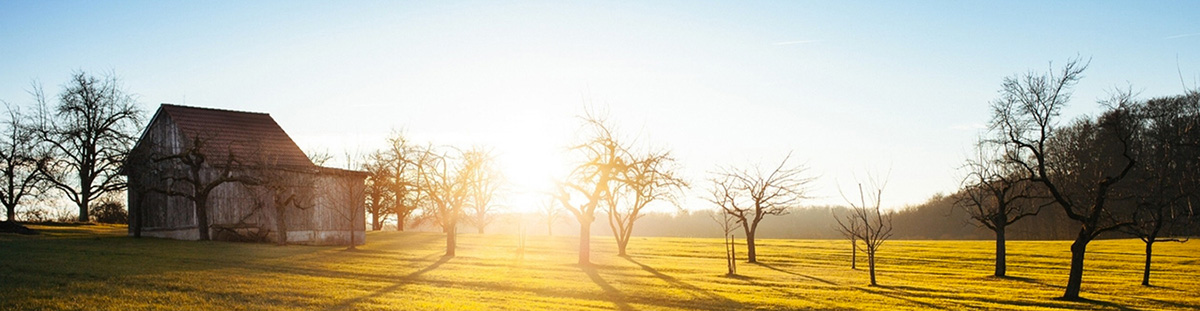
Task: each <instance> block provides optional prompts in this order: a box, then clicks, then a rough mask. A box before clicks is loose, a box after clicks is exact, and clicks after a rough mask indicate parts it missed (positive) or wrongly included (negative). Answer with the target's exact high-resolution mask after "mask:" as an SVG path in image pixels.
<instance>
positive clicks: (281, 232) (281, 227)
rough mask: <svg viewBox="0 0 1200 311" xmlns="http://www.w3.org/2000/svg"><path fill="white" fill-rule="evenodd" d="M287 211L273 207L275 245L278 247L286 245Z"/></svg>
mask: <svg viewBox="0 0 1200 311" xmlns="http://www.w3.org/2000/svg"><path fill="white" fill-rule="evenodd" d="M286 217H287V210H285V209H284V208H281V207H278V206H276V207H275V235H278V237H276V239H275V243H276V244H278V245H287V233H288V230H287V218H286Z"/></svg>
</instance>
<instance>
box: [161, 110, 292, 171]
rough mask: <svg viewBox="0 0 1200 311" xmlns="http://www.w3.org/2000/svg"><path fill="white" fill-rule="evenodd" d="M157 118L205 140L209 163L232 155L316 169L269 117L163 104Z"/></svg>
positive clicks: (219, 161) (239, 157)
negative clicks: (163, 118)
mask: <svg viewBox="0 0 1200 311" xmlns="http://www.w3.org/2000/svg"><path fill="white" fill-rule="evenodd" d="M158 117H167V118H170V120H171V121H172V122H174V123H175V125H176V126H177V127H178V128H179V130H180V132H182V134H183V135H184V136H185V137H186V139H188V140H195V139H197V138H199V139H201V140H203V141H204V146H203V147H202V148H201V149H202V151H203V152H204V154H206V155H207V156H208V158H209V159H210V160H209V161H208V162H209V163H213V164H216V163H221V162H224V161H225V160H226V158H225V156H227V155H233V156H234V157H235V158H236V159H240V160H242V161H262V160H267V161H270V162H272V163H269V164H270V165H280V166H288V167H314V166H315V165H313V163H312V161H310V160H309V159H308V156H306V155H304V151H301V150H300V146H297V145H296V142H294V141H292V138H291V137H288V134H287V132H284V131H283V128H281V127H279V124H278V123H275V119H273V118H271V115H270V114H266V113H261V112H246V111H234V110H223V109H213V108H201V107H189V106H180V105H172V104H162V106H160V107H159V108H158V112H157V113H156V114H155V118H158ZM263 164H267V163H263Z"/></svg>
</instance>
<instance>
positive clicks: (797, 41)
mask: <svg viewBox="0 0 1200 311" xmlns="http://www.w3.org/2000/svg"><path fill="white" fill-rule="evenodd" d="M817 42H821V40H796V41H780V42H775V43H771V45H796V44H809V43H817Z"/></svg>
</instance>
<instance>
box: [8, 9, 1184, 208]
mask: <svg viewBox="0 0 1200 311" xmlns="http://www.w3.org/2000/svg"><path fill="white" fill-rule="evenodd" d="M1196 12H1200V2H1195V1H1127V2H1122V1H1103V2H1094V1H1093V2H1083V1H1053V2H1047V1H1005V2H996V3H991V2H980V1H892V2H875V1H868V2H859V1H823V2H816V1H813V2H809V1H780V2H756V1H729V2H701V1H679V2H674V1H597V2H584V1H546V2H540V1H539V2H525V1H478V2H474V1H467V2H451V1H430V2H416V1H379V2H367V1H336V2H309V1H8V0H0V100H3V101H5V102H8V103H10V104H14V105H30V104H32V102H33V100H32V97H31V96H30V95H29V93H28V91H29V90H30V89H31V85H33V84H34V83H36V84H40V85H42V86H43V87H44V88H45V90H46V92H47V93H48V94H56V93H57V92H58V91H59V90H61V87H62V84H63V83H65V82H66V81H67V80H68V78H69V77H70V75H71V74H72V73H73V72H76V71H85V72H88V73H92V74H98V75H99V74H105V73H113V74H115V75H116V76H118V77H119V78H120V79H121V81H122V82H123V84H124V85H125V87H126V88H127V89H128V90H129V91H130V92H132V93H134V94H136V95H137V96H138V100H139V102H140V105H141V106H142V107H143V109H145V110H146V111H147V112H148V114H147V116H149V114H152V113H153V111H154V110H156V109H157V108H158V105H159V104H160V103H174V104H183V105H190V106H201V107H214V108H224V109H235V110H245V111H256V112H267V113H270V114H271V116H273V117H274V118H275V120H276V121H277V122H278V123H279V124H280V125H281V126H282V127H283V128H284V130H286V131H287V132H288V133H289V134H290V135H291V137H292V138H293V139H294V140H295V141H296V143H297V144H299V145H300V147H301V148H302V149H305V150H309V151H323V152H328V153H330V154H333V155H336V156H337V159H336V160H335V162H337V164H335V165H344V163H345V160H344V158H345V157H344V156H343V155H346V154H351V155H361V154H365V153H368V152H370V151H372V150H374V149H376V148H379V147H382V146H383V144H384V138H385V137H387V136H388V135H389V134H390V133H393V132H399V131H402V132H404V133H405V135H407V136H408V137H409V138H410V139H412V140H415V141H418V142H432V143H434V144H439V145H453V146H461V147H470V146H484V147H490V148H493V150H495V151H496V152H497V153H498V154H499V158H500V161H501V162H502V167H504V168H505V170H506V173H507V174H508V175H509V179H511V180H512V181H513V183H514V187H513V191H512V194H510V195H509V197H508V198H506V199H505V200H506V204H507V205H510V206H511V208H512V209H514V210H525V209H528V208H530V207H531V206H532V205H534V203H533V202H536V201H537V200H536V199H534V195H533V194H536V193H537V190H538V189H541V188H545V187H548V186H549V185H550V181H551V178H553V177H554V176H558V175H561V170H563V168H564V167H566V166H567V165H568V164H569V161H568V160H566V159H565V158H564V154H566V152H565V148H566V146H568V145H570V144H571V143H572V141H574V140H577V139H578V137H577V136H578V135H577V134H578V130H579V128H580V125H581V124H580V122H579V119H578V118H577V117H578V116H579V115H581V114H583V113H584V112H586V111H588V110H589V109H591V110H595V111H600V112H603V113H605V114H606V115H607V116H608V119H609V120H610V121H611V122H612V123H613V124H614V126H615V127H616V128H617V131H618V133H619V135H621V136H622V137H624V138H625V139H627V140H628V141H630V142H633V143H634V145H637V146H640V148H657V149H664V150H670V151H671V152H672V153H673V155H674V156H675V157H676V158H677V160H678V161H679V164H680V166H681V172H680V173H681V175H682V176H683V177H684V178H686V179H687V180H688V181H689V182H690V183H691V186H692V187H691V188H690V189H689V190H687V192H686V193H685V194H684V195H683V198H684V200H682V202H681V207H682V208H685V209H688V210H701V209H708V208H712V206H711V205H710V204H709V203H707V202H706V201H704V200H703V199H702V198H703V197H704V196H705V194H706V193H707V189H708V188H709V186H710V183H709V182H708V180H707V179H708V178H709V176H711V173H712V172H714V171H716V170H718V169H720V168H722V167H752V166H754V165H761V166H764V167H767V166H771V165H775V164H777V163H778V162H779V161H781V160H782V159H783V158H784V157H785V156H787V155H788V154H791V158H790V160H789V161H791V162H790V163H795V164H797V165H801V164H802V165H805V166H807V167H808V169H809V172H810V173H811V174H812V176H815V177H817V179H816V181H815V182H814V183H813V184H812V187H811V189H810V191H809V194H810V196H811V197H812V198H811V199H809V200H807V201H806V203H805V204H806V205H826V204H841V203H843V202H844V200H843V199H842V196H841V194H840V191H839V189H847V190H846V191H847V192H848V191H850V190H848V189H854V188H855V186H854V184H855V183H856V182H858V181H866V180H867V179H868V177H869V176H876V177H877V178H878V179H886V180H887V184H886V188H885V189H884V193H883V203H884V207H885V208H900V207H903V206H906V205H913V204H919V203H921V202H923V201H925V200H927V199H928V198H929V197H931V196H933V195H935V194H938V193H951V192H953V191H954V190H955V189H956V188H957V187H958V186H959V182H960V180H961V177H962V176H963V174H962V171H960V169H959V167H960V166H961V164H962V163H963V161H964V159H966V158H967V157H968V155H969V154H970V153H971V150H972V148H973V144H974V142H975V141H976V140H977V138H978V137H979V136H980V135H982V134H983V128H984V127H985V124H986V123H987V121H988V120H989V117H990V115H989V111H988V105H989V102H990V101H991V100H993V99H995V98H996V97H997V91H998V90H999V87H1000V83H1001V81H1002V80H1003V79H1004V78H1005V77H1008V76H1013V75H1018V74H1023V73H1027V72H1030V71H1031V70H1032V71H1046V70H1048V69H1049V68H1052V66H1057V65H1060V64H1062V63H1064V62H1065V61H1067V60H1069V59H1071V58H1075V57H1079V58H1083V59H1085V60H1088V59H1090V61H1091V62H1090V66H1089V67H1088V69H1087V71H1085V73H1084V78H1083V80H1082V81H1081V82H1080V83H1079V84H1078V86H1077V87H1076V89H1075V95H1074V97H1073V98H1074V100H1073V102H1072V103H1071V104H1070V106H1069V107H1068V109H1067V110H1065V111H1064V120H1069V119H1072V118H1076V117H1080V116H1086V115H1094V114H1096V113H1097V112H1098V111H1099V110H1100V107H1099V106H1098V105H1097V104H1096V102H1097V100H1098V99H1102V98H1104V97H1106V96H1107V94H1109V93H1111V92H1112V91H1113V90H1114V89H1117V88H1131V89H1132V90H1134V91H1135V92H1137V93H1138V94H1139V95H1140V97H1141V98H1150V97H1155V96H1165V95H1173V94H1180V93H1182V92H1183V91H1184V90H1185V89H1187V88H1196V86H1197V85H1200V19H1196V18H1195V17H1196ZM656 208H657V209H658V210H660V211H673V210H675V207H671V206H667V205H660V206H658V207H656Z"/></svg>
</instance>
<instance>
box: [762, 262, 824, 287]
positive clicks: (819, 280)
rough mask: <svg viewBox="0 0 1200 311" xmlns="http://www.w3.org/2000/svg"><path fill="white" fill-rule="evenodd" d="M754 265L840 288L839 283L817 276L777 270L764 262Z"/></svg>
mask: <svg viewBox="0 0 1200 311" xmlns="http://www.w3.org/2000/svg"><path fill="white" fill-rule="evenodd" d="M754 264H755V265H758V266H760V267H763V268H767V269H771V270H775V271H779V272H783V273H787V274H791V275H794V276H798V277H802V278H805V279H809V280H813V281H817V282H821V283H825V284H826V285H831V286H838V284H837V283H834V282H832V281H830V280H826V279H822V278H819V277H815V276H811V275H807V274H801V273H796V272H792V271H787V270H783V269H780V268H776V267H775V266H772V265H769V264H766V263H762V262H756V263H754Z"/></svg>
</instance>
